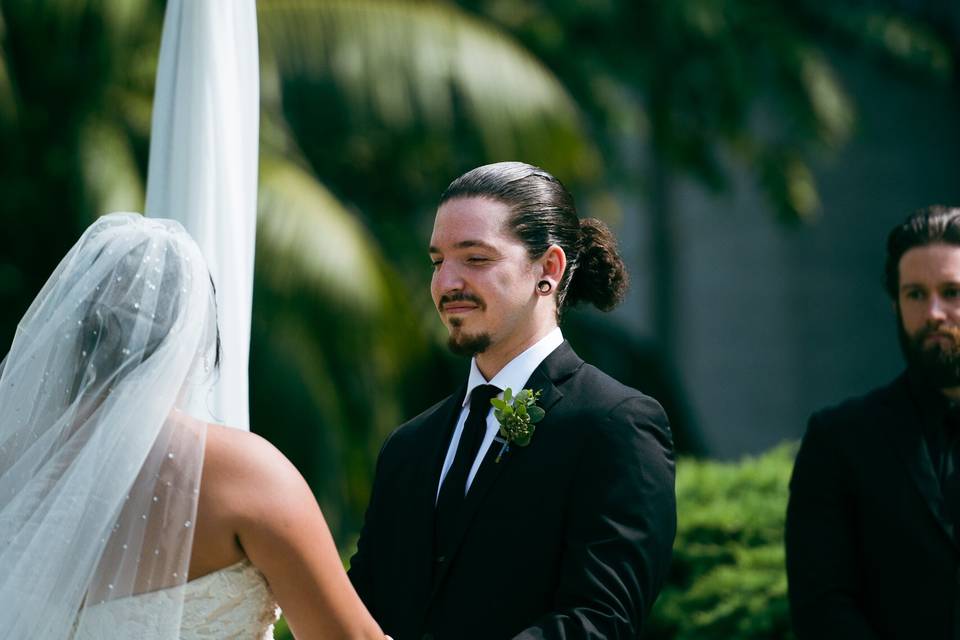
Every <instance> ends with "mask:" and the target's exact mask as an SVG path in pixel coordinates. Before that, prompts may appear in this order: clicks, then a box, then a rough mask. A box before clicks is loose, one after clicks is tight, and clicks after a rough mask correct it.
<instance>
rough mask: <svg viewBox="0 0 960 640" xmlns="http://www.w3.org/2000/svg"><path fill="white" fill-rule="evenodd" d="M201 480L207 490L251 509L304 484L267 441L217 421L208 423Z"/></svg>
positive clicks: (299, 476)
mask: <svg viewBox="0 0 960 640" xmlns="http://www.w3.org/2000/svg"><path fill="white" fill-rule="evenodd" d="M202 482H203V485H205V486H206V489H205V490H206V491H209V492H212V493H215V494H217V495H218V496H220V497H221V498H222V499H226V500H229V501H230V502H233V503H235V504H240V505H245V506H246V507H248V508H250V509H256V507H257V506H258V502H260V500H263V501H269V500H272V499H273V498H275V497H276V496H277V495H278V494H279V495H282V494H283V493H284V492H285V491H287V490H289V489H291V488H293V487H297V488H300V487H302V486H303V485H304V481H303V477H302V476H301V475H300V472H299V471H297V469H296V467H294V466H293V464H292V463H291V462H290V461H289V460H288V459H287V458H286V456H284V455H283V453H281V452H280V450H279V449H277V448H276V447H274V446H273V445H272V444H270V442H269V441H267V440H265V439H264V438H262V437H260V436H258V435H256V434H255V433H250V432H248V431H243V430H241V429H234V428H232V427H224V426H221V425H216V424H211V425H209V426H208V427H207V441H206V447H205V452H204V464H203V481H202ZM244 510H246V509H244Z"/></svg>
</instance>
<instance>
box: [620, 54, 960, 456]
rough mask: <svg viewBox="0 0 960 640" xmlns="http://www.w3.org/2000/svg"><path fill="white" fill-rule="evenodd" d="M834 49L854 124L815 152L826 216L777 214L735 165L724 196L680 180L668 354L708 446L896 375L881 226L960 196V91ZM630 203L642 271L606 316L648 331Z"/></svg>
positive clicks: (784, 422) (721, 450) (742, 446)
mask: <svg viewBox="0 0 960 640" xmlns="http://www.w3.org/2000/svg"><path fill="white" fill-rule="evenodd" d="M835 63H836V64H837V67H838V68H839V70H840V72H841V74H842V77H843V81H844V83H845V85H846V86H847V87H848V88H849V90H850V91H851V93H852V95H853V97H854V99H855V101H856V104H857V108H858V111H857V113H858V124H857V130H856V132H855V134H854V136H853V138H852V140H851V141H850V142H849V143H848V144H847V145H846V146H845V147H844V148H843V149H842V150H841V151H840V152H839V153H837V154H834V156H833V157H829V158H826V157H825V158H824V159H823V160H822V161H820V162H819V163H818V164H817V166H816V173H817V179H818V184H819V188H820V196H821V201H822V205H823V211H822V214H821V216H820V217H819V219H817V220H816V221H814V222H813V223H811V224H807V225H800V226H789V225H784V224H783V223H782V222H780V221H778V220H777V219H776V217H775V215H774V213H773V212H772V211H771V210H769V208H768V207H767V205H766V204H765V202H764V199H763V197H762V194H761V193H760V192H759V190H758V189H757V188H756V187H755V186H754V185H753V183H752V181H751V179H750V178H749V177H748V176H747V175H746V173H745V172H744V171H740V172H739V173H738V172H737V171H736V170H735V169H734V170H733V175H734V176H735V178H734V183H735V184H734V185H733V186H732V188H731V190H730V192H729V193H727V194H723V195H720V196H717V195H715V194H711V193H706V192H705V191H703V190H702V189H701V188H700V187H698V186H696V185H695V184H692V183H690V182H682V183H681V184H680V188H679V193H678V198H677V211H676V213H677V215H679V216H680V222H681V224H680V228H681V251H680V255H679V256H678V270H679V273H678V281H679V283H680V284H679V291H678V302H679V307H680V309H681V312H680V314H679V321H678V345H677V348H678V354H677V362H676V363H675V366H676V368H677V370H678V371H677V373H678V377H679V380H680V382H681V384H682V385H683V391H684V392H685V393H686V396H687V402H688V404H689V409H690V413H691V416H692V419H693V422H694V424H695V425H697V427H698V429H699V430H700V432H701V437H702V439H703V442H704V444H705V446H706V450H707V452H708V453H710V454H712V455H716V456H719V457H736V456H739V455H741V454H744V453H753V452H759V451H762V450H764V449H767V448H769V447H770V446H772V445H774V444H776V443H778V442H780V441H782V440H784V439H795V438H799V437H800V436H801V435H802V434H803V432H804V429H805V425H806V420H807V418H808V416H809V414H810V413H811V412H812V411H814V410H816V409H818V408H820V407H823V406H826V405H829V404H834V403H836V402H839V401H841V400H842V399H843V398H845V397H848V396H851V395H855V394H860V393H863V392H865V391H867V390H869V389H870V388H872V387H875V386H877V385H879V384H882V383H884V382H886V381H888V380H890V379H892V378H893V377H894V376H895V375H897V373H898V372H899V371H900V370H901V368H902V360H901V357H900V352H899V348H898V346H897V341H896V334H895V320H894V315H893V312H892V309H891V306H890V303H889V301H888V299H887V297H886V295H885V293H884V291H883V288H882V270H883V257H884V244H885V241H886V234H887V232H888V231H889V229H890V227H891V226H893V225H894V224H896V223H897V222H899V221H901V220H902V219H903V218H904V217H905V216H906V215H907V214H908V213H909V212H910V211H912V210H914V209H916V208H918V207H921V206H925V205H928V204H934V203H941V204H954V205H960V154H958V152H957V150H958V149H960V97H958V96H957V95H956V93H950V92H948V91H946V90H945V89H943V88H936V87H931V86H929V85H928V84H927V85H925V84H923V83H920V82H912V81H910V80H908V79H906V78H903V77H898V76H896V75H894V74H882V73H880V72H879V71H878V70H877V69H876V67H875V66H874V65H873V64H872V63H868V62H865V61H862V60H857V59H853V58H849V57H847V58H839V59H837V60H835ZM631 217H633V216H629V215H628V216H626V217H625V220H624V226H623V228H622V229H621V230H620V235H621V237H623V238H625V242H624V248H625V251H626V253H627V255H628V256H629V260H630V262H631V263H632V270H633V272H634V273H635V274H637V276H638V277H636V278H634V282H635V290H634V292H633V293H632V294H631V296H630V297H629V298H628V300H627V303H626V304H625V305H624V307H623V308H622V309H620V310H618V312H617V313H616V316H615V319H616V320H617V321H618V322H621V323H624V324H626V325H628V326H630V327H631V329H635V330H636V331H638V332H640V333H642V334H646V335H649V334H650V332H651V317H650V313H649V310H648V309H647V308H646V306H645V305H646V301H647V300H649V297H648V293H649V279H648V278H649V274H645V273H643V270H644V269H645V265H646V264H648V262H647V260H648V257H647V256H646V255H645V254H644V241H643V229H640V228H637V225H638V224H639V223H638V222H636V221H635V220H634V221H631ZM641 218H642V216H641Z"/></svg>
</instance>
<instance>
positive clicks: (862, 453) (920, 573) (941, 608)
mask: <svg viewBox="0 0 960 640" xmlns="http://www.w3.org/2000/svg"><path fill="white" fill-rule="evenodd" d="M912 391H913V389H912V388H911V385H910V382H909V381H908V378H907V376H905V375H904V376H901V377H900V378H898V379H897V380H895V381H894V382H893V383H892V384H890V385H888V386H885V387H882V388H880V389H878V390H876V391H873V392H872V393H870V394H868V395H866V396H863V397H860V398H855V399H853V400H849V401H847V402H845V403H844V404H841V405H840V406H838V407H835V408H832V409H829V410H826V411H822V412H820V413H817V414H814V416H813V417H812V418H811V419H810V424H809V427H808V428H807V433H806V435H805V436H804V439H803V444H802V445H801V447H800V452H799V454H798V455H797V461H796V464H795V465H794V472H793V479H792V480H791V487H790V502H789V506H788V508H787V530H786V550H787V573H788V577H789V592H790V605H791V611H792V614H793V624H794V628H795V630H796V632H797V635H798V637H799V638H800V639H801V640H807V639H810V640H833V639H836V640H841V639H842V640H878V639H880V638H884V639H886V638H889V639H891V640H892V639H894V638H896V639H904V640H913V639H914V638H918V639H923V640H947V639H948V638H949V639H951V640H960V606H958V605H960V601H958V597H960V589H958V584H960V546H958V540H957V532H955V531H954V530H953V527H952V526H951V525H950V524H949V522H948V520H947V519H946V517H945V514H944V511H943V499H942V495H941V492H940V487H939V483H938V481H937V478H936V475H935V474H934V470H933V466H932V464H931V462H930V458H929V455H928V450H927V447H926V445H925V440H924V436H923V431H924V429H923V424H924V423H923V420H924V410H923V407H921V406H920V405H919V404H918V402H917V395H916V393H914V392H912Z"/></svg>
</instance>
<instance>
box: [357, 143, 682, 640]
mask: <svg viewBox="0 0 960 640" xmlns="http://www.w3.org/2000/svg"><path fill="white" fill-rule="evenodd" d="M429 253H430V259H431V261H432V262H433V266H434V271H433V279H432V282H431V293H432V295H433V301H434V303H435V304H436V306H437V309H438V311H439V313H440V318H441V320H442V321H443V323H444V325H445V326H446V327H447V330H448V331H449V346H450V348H451V349H452V350H453V351H455V352H457V353H461V354H464V355H469V356H473V359H472V361H471V364H470V373H469V376H468V378H467V380H466V381H465V383H464V384H463V385H461V387H460V388H459V389H458V390H457V391H456V392H455V393H454V394H453V395H451V396H449V397H447V398H446V399H444V400H442V401H441V402H440V403H439V404H437V405H435V406H433V407H431V408H430V409H428V410H427V411H426V412H424V413H422V414H421V415H419V416H417V417H416V418H414V419H413V420H411V421H409V422H407V423H406V424H404V425H403V426H401V427H400V428H399V429H397V430H396V431H394V432H393V433H392V434H391V435H390V437H389V438H388V439H387V441H386V443H384V445H383V449H382V450H381V453H380V457H379V460H378V461H377V469H376V478H375V480H374V486H373V492H372V495H371V498H370V505H369V507H368V509H367V515H366V521H365V523H364V526H363V530H362V532H361V534H360V540H359V542H358V545H357V553H356V555H354V556H353V558H352V560H351V568H350V579H351V580H352V581H353V584H354V586H355V587H356V589H357V591H358V592H359V593H360V596H361V597H362V598H363V601H364V603H365V604H366V605H367V607H368V608H369V609H370V612H371V613H372V614H373V616H374V617H375V618H376V619H377V621H378V622H379V623H380V625H381V626H382V627H383V630H384V632H385V633H388V634H390V635H391V636H393V637H394V638H396V640H413V639H416V640H429V639H435V640H448V639H449V640H470V639H477V640H502V639H505V638H515V639H517V640H521V639H522V640H534V639H570V640H573V639H579V638H598V639H599V638H636V637H637V636H638V635H639V634H640V632H641V629H642V627H643V624H644V622H645V621H646V619H647V615H648V613H649V611H650V607H651V605H652V604H653V601H654V600H655V599H656V597H657V593H658V592H659V590H660V587H661V586H662V584H663V581H664V579H665V577H666V575H667V570H668V567H669V564H670V553H671V546H672V543H673V537H674V534H675V531H676V505H675V500H674V465H673V454H672V443H671V436H670V428H669V425H668V423H667V417H666V415H664V412H663V410H662V409H661V407H660V405H659V404H657V402H656V401H655V400H653V399H652V398H650V397H649V396H645V395H643V394H642V393H640V392H639V391H636V390H635V389H631V388H629V387H626V386H623V385H622V384H620V383H618V382H617V381H615V380H613V379H612V378H610V377H609V376H607V375H606V374H604V373H603V372H601V371H599V370H598V369H596V368H594V367H593V366H591V365H589V364H585V363H584V362H583V361H582V360H581V359H580V358H579V357H577V355H576V354H575V353H574V352H573V349H571V348H570V345H569V344H568V343H567V342H566V341H564V339H563V335H562V334H561V332H560V328H559V326H558V318H559V315H560V311H561V310H562V309H563V308H564V307H566V306H569V305H574V304H577V303H579V302H590V303H592V304H594V305H595V306H597V307H599V308H600V309H603V310H609V309H611V308H613V307H614V306H615V305H616V304H617V303H618V302H619V301H620V299H622V297H623V293H624V291H625V289H626V273H625V271H624V266H623V262H622V261H621V260H620V257H619V256H618V255H617V252H616V246H615V243H614V240H613V237H612V236H611V234H610V231H609V229H607V228H606V226H605V225H603V223H601V222H599V221H598V220H595V219H585V220H580V219H579V218H578V217H577V214H576V211H575V209H574V205H573V200H572V198H571V196H570V194H569V193H568V192H567V191H566V190H565V189H564V187H563V186H562V185H561V184H560V182H559V181H558V180H556V179H555V178H554V177H553V176H551V175H550V174H548V173H547V172H545V171H543V170H541V169H538V168H536V167H532V166H530V165H526V164H522V163H517V162H505V163H499V164H493V165H486V166H483V167H479V168H477V169H474V170H472V171H470V172H468V173H466V174H464V175H463V176H461V177H460V178H458V179H457V180H455V181H454V182H453V183H452V184H451V185H450V186H449V187H448V188H447V190H446V191H445V192H444V194H443V196H442V197H441V200H440V208H439V209H438V211H437V215H436V219H435V221H434V227H433V235H432V237H431V240H430V249H429ZM506 389H510V390H511V391H512V394H511V395H512V398H511V397H510V396H507V397H505V394H504V391H505V390H506ZM525 389H529V390H530V391H531V392H534V393H536V394H538V395H537V396H536V398H535V406H536V407H537V408H530V409H529V410H528V411H527V419H526V420H524V419H523V418H522V417H521V418H520V419H518V418H517V416H518V414H522V410H521V411H519V412H514V414H513V416H506V417H505V416H504V415H503V411H502V409H503V405H502V404H501V405H500V408H501V411H498V412H494V411H492V407H491V402H490V401H491V398H499V399H501V400H503V401H508V404H517V405H519V404H523V397H522V396H524V395H526V394H521V393H520V392H521V390H525ZM518 394H520V395H521V398H520V399H518V398H517V396H518ZM531 400H532V399H531ZM498 413H499V414H500V416H499V417H500V418H503V419H504V422H506V424H507V428H504V429H501V423H500V421H499V419H498V415H497V414H498ZM541 416H542V419H540V420H539V421H537V419H538V418H541ZM531 432H532V433H531Z"/></svg>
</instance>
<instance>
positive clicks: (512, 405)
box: [490, 387, 546, 462]
mask: <svg viewBox="0 0 960 640" xmlns="http://www.w3.org/2000/svg"><path fill="white" fill-rule="evenodd" d="M539 398H540V391H539V390H538V391H536V392H533V391H532V390H531V389H521V390H520V393H518V394H517V397H516V398H514V397H513V390H512V389H511V388H510V387H507V388H506V389H505V390H504V392H503V400H498V399H497V398H493V399H492V400H490V404H492V405H493V407H494V410H493V415H494V417H495V418H496V419H497V422H499V423H500V435H501V436H503V437H504V438H506V440H507V442H509V443H511V444H515V445H517V446H518V447H525V446H527V445H528V444H530V440H531V438H533V432H534V431H535V430H536V426H534V425H535V424H536V423H537V422H540V421H541V420H543V417H544V416H545V415H546V412H544V410H543V409H541V408H540V407H538V406H537V405H536V402H537V399H539ZM497 461H498V462H499V461H500V458H499V456H498V457H497Z"/></svg>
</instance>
